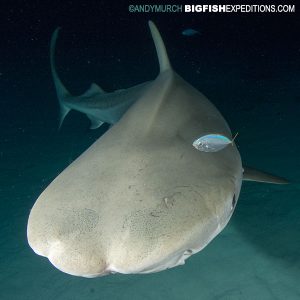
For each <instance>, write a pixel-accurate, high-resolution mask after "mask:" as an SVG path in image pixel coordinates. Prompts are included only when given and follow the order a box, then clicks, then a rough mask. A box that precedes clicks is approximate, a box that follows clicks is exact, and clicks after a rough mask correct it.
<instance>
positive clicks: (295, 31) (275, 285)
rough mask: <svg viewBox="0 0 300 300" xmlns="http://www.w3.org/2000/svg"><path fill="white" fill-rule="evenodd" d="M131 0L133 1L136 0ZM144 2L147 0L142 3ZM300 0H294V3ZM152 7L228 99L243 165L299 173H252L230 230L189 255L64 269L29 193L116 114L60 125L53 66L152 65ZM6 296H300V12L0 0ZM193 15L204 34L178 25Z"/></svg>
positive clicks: (138, 69)
mask: <svg viewBox="0 0 300 300" xmlns="http://www.w3.org/2000/svg"><path fill="white" fill-rule="evenodd" d="M130 4H132V3H130ZM140 4H142V3H140ZM297 8H298V7H296V10H297ZM149 19H152V20H153V21H154V22H155V23H156V25H157V26H158V28H159V29H160V32H161V34H162V36H163V38H164V41H165V44H166V47H167V50H168V53H169V56H170V60H171V62H172V64H173V66H174V69H175V70H176V71H177V72H178V73H179V74H180V75H181V76H182V77H183V78H185V79H186V80H187V81H188V82H190V83H191V84H192V85H194V86H195V87H196V88H198V89H199V90H201V92H203V93H204V94H205V95H206V96H207V97H208V98H209V99H210V100H211V101H212V102H213V103H214V104H215V105H216V106H217V107H218V108H219V110H220V111H221V112H222V114H223V115H224V117H225V118H226V120H227V121H228V123H229V125H230V127H231V129H232V131H233V132H239V136H238V139H237V145H238V147H239V150H240V153H241V156H242V160H243V162H245V164H247V165H251V166H254V167H259V168H260V169H264V170H267V171H269V172H273V173H276V174H278V175H281V176H285V177H287V178H288V179H290V180H291V184H290V185H284V186H275V185H266V184H258V183H250V182H246V183H244V184H243V187H242V192H241V195H240V199H239V203H238V205H237V209H236V211H235V213H234V216H233V218H232V219H231V221H230V223H229V225H228V226H227V227H226V228H225V230H224V231H223V232H222V233H221V234H220V235H219V236H218V237H217V238H216V239H215V240H214V241H213V242H212V243H211V244H210V245H209V246H207V247H206V248H205V249H204V250H203V251H201V252H200V253H198V254H197V255H194V256H193V257H191V258H190V259H188V260H187V262H186V264H185V265H184V266H181V267H178V268H174V269H171V270H168V271H164V272H161V273H157V274H150V275H112V276H107V277H103V278H96V279H84V278H78V277H73V276H70V275H67V274H64V273H62V272H60V271H58V270H57V269H55V268H54V267H53V266H52V265H51V264H50V263H49V262H48V260H47V259H45V258H42V257H39V256H37V255H36V254H35V253H34V252H33V251H32V250H31V248H30V247H29V246H28V244H27V238H26V226H27V219H28V215H29V212H30V209H31V207H32V205H33V204H34V202H35V200H36V198H37V197H38V196H39V195H40V193H41V192H42V191H43V189H44V188H45V187H46V186H47V185H48V184H49V183H50V182H51V181H52V180H53V179H54V178H55V177H56V176H57V175H58V174H59V173H60V172H61V171H62V170H63V169H64V168H65V167H67V166H68V164H69V163H70V162H72V161H73V160H74V159H75V158H76V157H77V156H78V155H80V154H81V153H82V152H83V151H84V150H85V149H87V148H88V147H89V145H91V144H92V143H93V142H94V141H95V140H96V139H97V138H98V137H100V136H101V135H102V134H103V132H104V131H105V130H107V128H108V126H106V125H104V126H103V127H101V128H99V129H97V130H94V131H91V130H89V129H88V127H89V121H88V120H87V119H86V117H85V116H84V115H82V114H80V113H76V112H72V113H70V115H68V117H67V118H66V120H65V122H64V124H63V127H62V129H61V130H60V131H58V129H57V128H58V104H57V98H56V94H55V89H54V85H53V82H52V79H51V73H50V66H49V43H50V37H51V34H52V32H53V31H54V29H55V28H56V27H57V26H62V30H61V33H60V37H59V40H58V44H57V69H58V71H59V74H60V76H61V78H62V79H63V81H64V82H65V84H66V86H67V87H68V88H69V90H70V91H72V92H73V93H74V94H78V93H82V92H84V90H85V89H87V88H88V87H89V85H90V83H91V82H96V83H97V84H99V85H100V86H101V87H102V88H104V89H105V90H107V91H113V90H115V89H119V88H126V87H129V86H132V85H134V84H137V83H141V82H144V81H147V80H151V79H154V78H155V76H156V75H157V73H158V64H157V59H156V54H155V49H154V46H153V42H152V40H151V36H150V33H149V30H148V27H147V21H148V20H149ZM0 20H1V26H0V33H1V45H0V54H1V55H0V92H1V95H0V122H1V131H0V138H1V139H0V141H1V143H0V205H1V206H0V221H1V227H0V228H1V229H0V255H1V256H0V298H1V299H166V300H167V299H204V300H206V299H299V298H300V280H299V278H300V259H299V256H300V255H299V254H300V235H299V232H300V219H299V215H300V185H299V177H300V172H299V168H300V159H299V153H300V138H299V129H300V126H299V120H300V119H299V115H300V96H299V95H300V85H299V82H300V38H299V28H300V27H299V25H300V23H299V14H298V13H297V12H296V13H290V14H243V15H241V14H208V13H207V14H164V13H160V14H159V13H157V14H145V13H144V14H142V13H140V14H138V13H135V14H133V13H131V14H130V13H129V12H128V4H110V3H109V2H108V1H106V2H105V1H104V2H103V1H101V2H100V1H89V2H86V3H82V4H75V3H73V2H72V1H52V3H51V4H45V3H42V2H41V1H26V2H25V1H16V2H14V4H12V1H3V2H2V3H1V8H0ZM185 28H195V29H196V30H199V31H200V32H201V35H196V36H192V37H186V36H183V35H181V32H182V30H183V29H185Z"/></svg>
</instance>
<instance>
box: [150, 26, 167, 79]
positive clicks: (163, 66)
mask: <svg viewBox="0 0 300 300" xmlns="http://www.w3.org/2000/svg"><path fill="white" fill-rule="evenodd" d="M148 24H149V27H150V30H151V35H152V38H153V41H154V44H155V48H156V53H157V56H158V61H159V68H160V73H162V72H164V71H166V70H170V69H172V67H171V64H170V61H169V57H168V54H167V50H166V47H165V44H164V42H163V40H162V38H161V35H160V33H159V31H158V29H157V27H156V26H155V24H154V23H153V22H152V21H149V22H148Z"/></svg>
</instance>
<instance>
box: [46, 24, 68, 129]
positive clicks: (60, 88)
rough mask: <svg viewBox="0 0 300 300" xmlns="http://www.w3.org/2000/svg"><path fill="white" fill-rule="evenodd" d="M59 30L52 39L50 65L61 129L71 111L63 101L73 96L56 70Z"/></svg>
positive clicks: (57, 29)
mask: <svg viewBox="0 0 300 300" xmlns="http://www.w3.org/2000/svg"><path fill="white" fill-rule="evenodd" d="M59 30H60V27H58V28H56V30H55V31H54V33H53V35H52V38H51V45H50V63H51V73H52V77H53V81H54V84H55V89H56V94H57V98H58V101H59V106H60V120H59V128H60V127H61V124H62V122H63V120H64V118H65V117H66V115H67V114H68V113H69V111H70V110H71V109H70V108H69V107H67V106H66V105H65V104H64V102H63V99H64V98H66V97H68V96H71V94H70V93H69V91H68V90H67V89H66V88H65V86H64V85H63V83H62V82H61V80H60V79H59V77H58V74H57V72H56V69H55V58H54V55H55V45H56V40H57V37H58V32H59Z"/></svg>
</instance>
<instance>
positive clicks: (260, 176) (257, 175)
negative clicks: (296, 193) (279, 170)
mask: <svg viewBox="0 0 300 300" xmlns="http://www.w3.org/2000/svg"><path fill="white" fill-rule="evenodd" d="M243 180H247V181H257V182H265V183H273V184H288V183H289V181H288V180H287V179H285V178H282V177H278V176H276V175H272V174H270V173H266V172H263V171H259V170H256V169H253V168H250V167H244V174H243Z"/></svg>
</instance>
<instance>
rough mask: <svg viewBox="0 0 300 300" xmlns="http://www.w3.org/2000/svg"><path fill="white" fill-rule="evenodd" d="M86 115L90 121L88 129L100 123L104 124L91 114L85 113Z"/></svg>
mask: <svg viewBox="0 0 300 300" xmlns="http://www.w3.org/2000/svg"><path fill="white" fill-rule="evenodd" d="M87 117H88V118H89V119H90V121H91V125H90V129H97V128H99V127H100V126H101V125H102V124H104V122H102V121H100V120H99V119H97V118H95V117H93V116H91V115H88V114H87Z"/></svg>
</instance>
